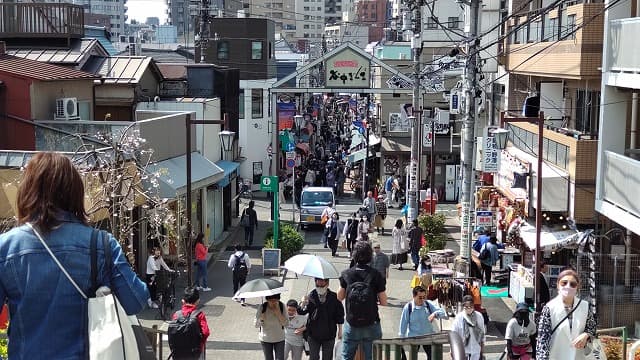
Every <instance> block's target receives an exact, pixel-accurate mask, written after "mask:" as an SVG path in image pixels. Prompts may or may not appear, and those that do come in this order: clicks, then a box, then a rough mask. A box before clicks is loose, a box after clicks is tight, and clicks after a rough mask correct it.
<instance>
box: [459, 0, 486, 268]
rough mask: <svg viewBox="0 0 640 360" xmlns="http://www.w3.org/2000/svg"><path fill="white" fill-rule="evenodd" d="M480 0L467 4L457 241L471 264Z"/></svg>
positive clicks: (462, 253) (463, 254)
mask: <svg viewBox="0 0 640 360" xmlns="http://www.w3.org/2000/svg"><path fill="white" fill-rule="evenodd" d="M480 2H481V0H470V2H469V6H470V12H469V19H468V20H469V31H468V32H467V34H466V35H467V39H469V43H467V64H466V67H465V69H464V99H465V104H464V105H465V106H464V110H465V117H464V125H463V129H462V133H463V135H464V139H463V142H462V151H463V152H462V164H461V167H462V169H463V178H462V227H461V229H460V230H461V237H460V242H461V243H460V254H461V255H462V257H465V258H467V259H468V260H469V261H471V233H472V231H471V223H472V222H471V200H472V196H471V194H472V193H473V192H474V191H475V181H474V179H475V175H474V169H473V165H474V164H473V157H474V156H473V155H474V151H473V147H474V142H475V138H476V134H475V121H476V117H477V114H476V88H477V79H476V75H477V66H478V61H477V59H478V46H479V44H480V40H479V39H477V36H478V19H479V17H480Z"/></svg>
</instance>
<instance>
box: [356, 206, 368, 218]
mask: <svg viewBox="0 0 640 360" xmlns="http://www.w3.org/2000/svg"><path fill="white" fill-rule="evenodd" d="M365 215H369V211H368V210H367V207H366V206H360V208H359V209H358V211H357V212H356V218H358V219H360V218H361V217H363V216H365ZM369 220H370V221H371V220H372V219H369Z"/></svg>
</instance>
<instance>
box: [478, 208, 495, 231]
mask: <svg viewBox="0 0 640 360" xmlns="http://www.w3.org/2000/svg"><path fill="white" fill-rule="evenodd" d="M476 226H477V227H483V228H485V229H490V228H492V227H493V211H476Z"/></svg>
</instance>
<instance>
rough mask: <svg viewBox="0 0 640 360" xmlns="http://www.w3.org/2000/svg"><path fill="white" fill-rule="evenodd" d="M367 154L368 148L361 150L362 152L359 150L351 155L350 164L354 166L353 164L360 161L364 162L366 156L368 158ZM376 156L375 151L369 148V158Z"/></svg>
mask: <svg viewBox="0 0 640 360" xmlns="http://www.w3.org/2000/svg"><path fill="white" fill-rule="evenodd" d="M366 154H367V149H366V148H364V149H360V150H358V151H356V152H353V153H351V154H349V162H350V163H351V164H353V163H356V162H358V161H362V160H364V158H365V156H367V155H366ZM374 155H375V152H374V151H373V149H371V147H369V157H372V156H374Z"/></svg>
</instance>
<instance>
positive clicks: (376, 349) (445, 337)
mask: <svg viewBox="0 0 640 360" xmlns="http://www.w3.org/2000/svg"><path fill="white" fill-rule="evenodd" d="M445 344H448V345H449V346H450V347H451V356H452V359H453V360H462V359H465V356H464V345H463V343H462V339H461V338H460V335H458V334H457V333H455V332H453V331H441V332H437V333H433V334H429V335H422V336H414V337H403V338H391V339H380V340H375V341H374V342H373V359H374V360H383V359H385V360H388V359H391V350H392V349H393V352H394V357H393V358H394V359H396V360H399V359H400V352H401V348H402V347H403V346H410V347H411V351H410V354H409V357H408V358H409V360H416V359H417V358H418V349H419V348H420V347H421V346H423V345H430V346H431V359H432V360H442V359H443V347H444V345H445Z"/></svg>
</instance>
